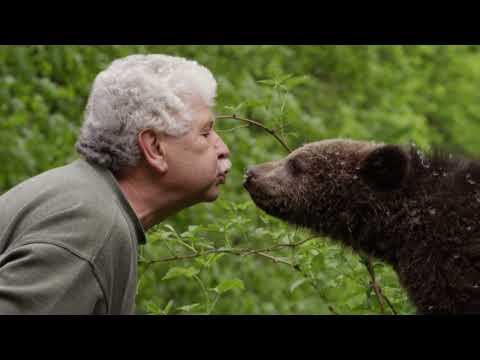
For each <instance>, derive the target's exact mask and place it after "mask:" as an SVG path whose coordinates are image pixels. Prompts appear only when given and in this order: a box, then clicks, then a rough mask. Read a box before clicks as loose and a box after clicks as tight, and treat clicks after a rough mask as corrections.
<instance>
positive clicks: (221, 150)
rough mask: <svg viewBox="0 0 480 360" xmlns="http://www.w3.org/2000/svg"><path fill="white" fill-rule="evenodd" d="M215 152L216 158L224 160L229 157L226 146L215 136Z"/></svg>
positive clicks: (228, 150)
mask: <svg viewBox="0 0 480 360" xmlns="http://www.w3.org/2000/svg"><path fill="white" fill-rule="evenodd" d="M217 138H218V139H217V144H216V147H217V151H218V158H219V159H226V158H228V157H229V156H230V149H229V148H228V146H227V145H226V144H225V143H224V142H223V140H222V138H221V137H220V136H218V135H217Z"/></svg>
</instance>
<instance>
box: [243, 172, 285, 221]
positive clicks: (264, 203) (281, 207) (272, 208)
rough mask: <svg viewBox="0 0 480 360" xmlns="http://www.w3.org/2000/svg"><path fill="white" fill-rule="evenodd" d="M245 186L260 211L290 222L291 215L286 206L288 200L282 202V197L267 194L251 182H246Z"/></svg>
mask: <svg viewBox="0 0 480 360" xmlns="http://www.w3.org/2000/svg"><path fill="white" fill-rule="evenodd" d="M243 186H244V187H245V189H246V190H247V192H248V193H249V195H250V198H251V199H252V201H253V202H254V203H255V205H256V206H257V207H258V208H259V209H261V210H263V211H265V212H266V213H267V214H269V215H271V216H273V217H276V218H279V219H281V220H285V221H289V218H290V213H289V211H288V210H287V208H286V206H285V201H286V199H283V201H282V199H281V198H280V197H277V196H271V195H269V194H266V193H265V192H263V191H262V190H261V189H260V188H259V186H258V185H255V184H252V182H251V181H249V182H244V183H243Z"/></svg>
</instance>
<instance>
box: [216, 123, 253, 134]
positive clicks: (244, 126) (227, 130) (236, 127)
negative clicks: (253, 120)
mask: <svg viewBox="0 0 480 360" xmlns="http://www.w3.org/2000/svg"><path fill="white" fill-rule="evenodd" d="M249 126H250V124H247V125H241V126H235V127H233V128H230V129H225V130H217V132H221V133H225V132H229V131H233V130H238V129H242V128H246V127H249Z"/></svg>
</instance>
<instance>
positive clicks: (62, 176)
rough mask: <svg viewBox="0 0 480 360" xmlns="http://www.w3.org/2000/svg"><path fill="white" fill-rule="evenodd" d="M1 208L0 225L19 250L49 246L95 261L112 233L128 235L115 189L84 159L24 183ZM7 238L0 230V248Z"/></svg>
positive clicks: (1, 202)
mask: <svg viewBox="0 0 480 360" xmlns="http://www.w3.org/2000/svg"><path fill="white" fill-rule="evenodd" d="M0 205H1V206H0V208H2V210H0V213H1V215H2V216H1V217H0V225H2V227H4V228H5V229H7V230H6V231H7V232H8V229H9V228H10V235H11V237H13V238H15V239H12V238H10V239H9V240H11V241H14V242H15V243H16V244H15V245H20V244H24V243H28V242H35V241H42V242H44V241H46V242H49V243H53V244H62V245H63V246H66V247H69V248H71V249H72V250H75V251H77V252H79V253H81V254H83V256H85V257H90V258H93V257H94V256H95V255H96V253H97V252H98V251H99V249H101V248H102V247H103V246H104V245H105V243H107V242H108V238H109V237H110V236H111V234H112V231H113V229H115V233H116V234H118V233H119V232H120V234H121V233H122V230H123V233H125V234H126V235H128V233H127V232H128V226H127V225H125V222H124V219H123V215H122V213H121V211H120V209H119V204H118V203H117V201H116V198H115V196H114V192H113V190H112V189H111V185H110V184H109V183H108V182H107V181H105V180H104V179H103V178H102V176H100V175H99V174H98V173H97V172H96V171H95V170H94V169H93V168H91V167H90V165H89V164H87V163H86V162H85V161H83V160H77V161H74V162H73V163H70V164H68V165H65V166H62V167H58V168H55V169H52V170H49V171H46V172H44V173H42V174H40V175H37V176H35V177H33V178H30V179H28V180H26V181H24V182H22V183H21V184H19V185H17V186H16V187H14V188H13V189H12V190H10V191H9V192H7V193H6V194H4V195H3V196H2V197H0ZM8 235H9V234H6V233H4V234H3V236H2V233H1V231H0V245H1V242H2V237H3V238H5V237H6V236H8ZM3 241H6V239H3Z"/></svg>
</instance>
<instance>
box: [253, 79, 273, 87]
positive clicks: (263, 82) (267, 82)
mask: <svg viewBox="0 0 480 360" xmlns="http://www.w3.org/2000/svg"><path fill="white" fill-rule="evenodd" d="M257 83H259V84H263V85H269V86H274V85H276V84H277V81H276V80H258V81H257Z"/></svg>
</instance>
